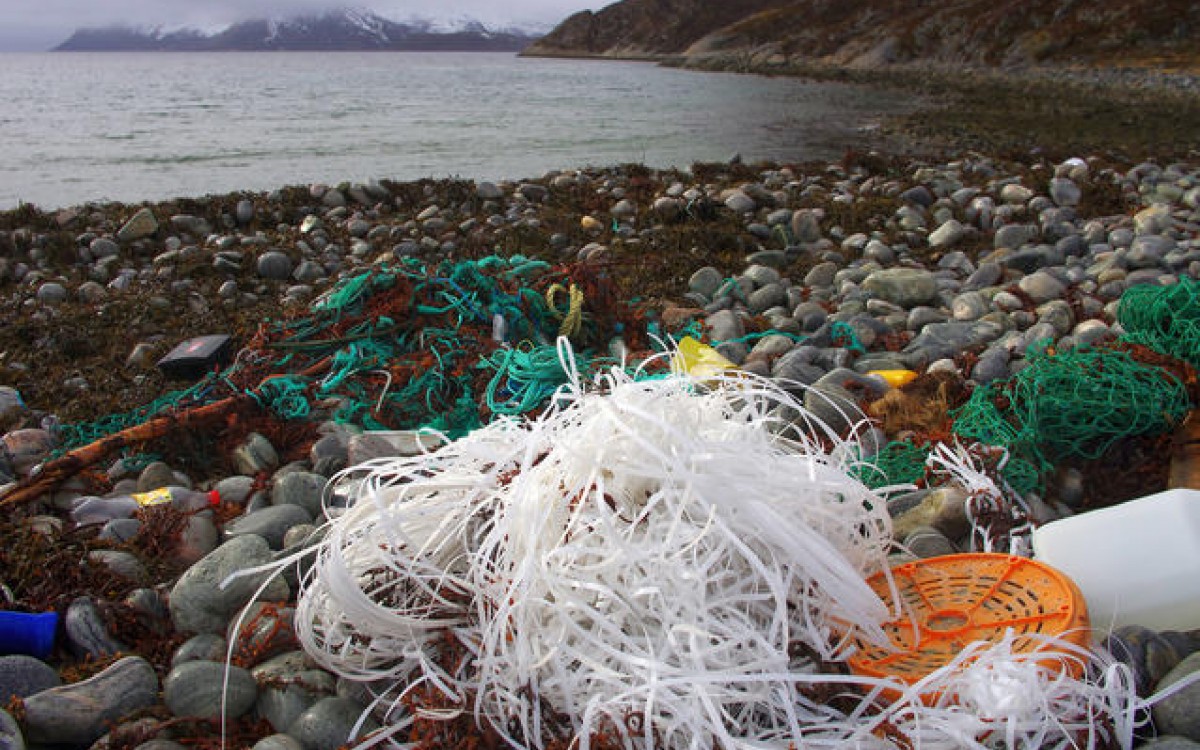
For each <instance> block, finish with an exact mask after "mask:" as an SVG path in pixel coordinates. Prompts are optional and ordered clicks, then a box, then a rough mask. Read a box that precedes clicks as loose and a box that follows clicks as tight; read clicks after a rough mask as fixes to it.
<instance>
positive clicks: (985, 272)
mask: <svg viewBox="0 0 1200 750" xmlns="http://www.w3.org/2000/svg"><path fill="white" fill-rule="evenodd" d="M1002 278H1004V269H1003V268H1002V267H1001V266H1000V264H999V263H993V262H991V261H985V262H983V263H980V264H979V267H978V268H976V269H975V272H974V273H972V274H971V275H970V276H968V277H967V280H966V281H964V282H963V285H962V288H963V291H970V290H979V289H983V288H985V287H989V286H995V285H996V284H998V283H1000V279H1002Z"/></svg>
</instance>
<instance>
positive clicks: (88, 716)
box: [24, 656, 158, 747]
mask: <svg viewBox="0 0 1200 750" xmlns="http://www.w3.org/2000/svg"><path fill="white" fill-rule="evenodd" d="M157 702H158V677H157V675H155V673H154V667H152V666H150V662H148V661H146V660H145V659H143V658H142V657H140V656H129V657H126V658H124V659H121V660H120V661H118V662H116V663H115V664H113V665H112V666H110V667H108V668H107V669H105V670H104V671H102V672H100V673H99V674H97V675H95V676H94V677H92V678H90V679H87V680H84V681H83V682H76V683H73V684H70V685H61V686H59V687H56V688H51V689H49V690H43V691H42V692H40V693H36V694H34V695H31V696H29V697H28V698H26V699H25V722H24V725H25V738H26V740H27V741H29V742H31V743H40V744H46V745H56V744H61V745H83V746H84V747H86V746H88V745H90V744H91V743H92V742H94V741H96V740H97V739H98V738H99V737H101V736H102V735H103V734H104V733H105V731H107V729H108V727H109V726H110V725H111V724H112V722H114V721H115V720H117V719H119V718H121V717H122V716H125V715H126V714H128V713H130V712H132V711H136V710H137V709H141V708H148V707H150V706H153V705H154V704H155V703H157Z"/></svg>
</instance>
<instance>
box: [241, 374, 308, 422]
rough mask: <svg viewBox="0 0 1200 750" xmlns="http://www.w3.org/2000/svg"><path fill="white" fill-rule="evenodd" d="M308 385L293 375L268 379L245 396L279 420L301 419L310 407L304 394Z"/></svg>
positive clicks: (306, 414)
mask: <svg viewBox="0 0 1200 750" xmlns="http://www.w3.org/2000/svg"><path fill="white" fill-rule="evenodd" d="M307 389H308V384H307V383H306V382H305V381H304V380H303V379H302V378H299V377H296V376H294V375H280V376H279V377H274V378H270V379H268V380H266V381H264V382H263V383H262V385H260V386H259V387H258V388H256V389H255V390H252V391H247V392H246V395H247V396H250V397H251V398H252V399H254V401H255V402H256V403H257V404H258V405H259V406H261V407H262V408H264V409H270V410H271V411H272V412H274V413H275V414H276V415H278V416H279V417H280V418H281V419H303V418H304V417H307V416H308V414H309V412H310V411H311V410H312V407H311V406H310V405H309V403H308V397H307V396H306V395H305V392H306V391H307Z"/></svg>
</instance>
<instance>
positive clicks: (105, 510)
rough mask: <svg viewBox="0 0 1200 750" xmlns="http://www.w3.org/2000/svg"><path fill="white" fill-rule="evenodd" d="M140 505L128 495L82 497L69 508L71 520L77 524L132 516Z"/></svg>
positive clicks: (103, 522)
mask: <svg viewBox="0 0 1200 750" xmlns="http://www.w3.org/2000/svg"><path fill="white" fill-rule="evenodd" d="M140 507H141V505H139V504H138V501H137V500H134V499H133V498H132V497H130V496H129V495H116V496H113V497H94V496H92V497H82V498H80V500H79V502H78V503H77V504H76V505H75V507H74V508H72V509H71V520H72V521H74V522H75V524H76V525H77V526H88V525H90V524H105V523H108V522H109V521H111V520H113V519H115V518H132V517H133V514H134V513H136V512H137V509H138V508H140Z"/></svg>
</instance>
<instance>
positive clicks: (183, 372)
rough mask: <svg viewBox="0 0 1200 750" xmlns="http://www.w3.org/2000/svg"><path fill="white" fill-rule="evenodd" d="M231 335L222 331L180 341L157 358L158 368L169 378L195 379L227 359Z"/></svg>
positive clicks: (230, 347)
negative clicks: (164, 354)
mask: <svg viewBox="0 0 1200 750" xmlns="http://www.w3.org/2000/svg"><path fill="white" fill-rule="evenodd" d="M232 341H233V339H232V337H230V336H229V335H228V334H224V333H215V334H212V335H210V336H197V337H196V338H194V339H188V340H187V341H181V342H180V343H179V344H177V345H176V346H175V348H174V349H172V350H171V351H169V352H167V354H166V356H164V357H163V358H162V359H160V360H158V369H160V370H162V372H163V374H164V375H166V376H167V377H170V378H189V379H196V378H200V377H203V376H204V375H205V374H206V373H208V372H210V371H212V370H214V369H216V368H217V367H219V366H221V365H222V364H224V363H225V362H227V361H228V360H229V352H230V350H231V349H232V346H231V344H232Z"/></svg>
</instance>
